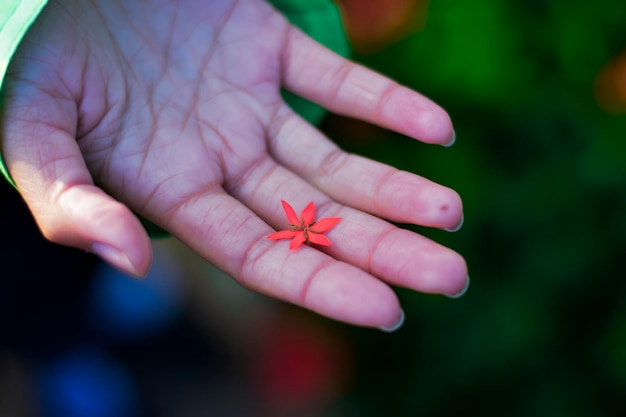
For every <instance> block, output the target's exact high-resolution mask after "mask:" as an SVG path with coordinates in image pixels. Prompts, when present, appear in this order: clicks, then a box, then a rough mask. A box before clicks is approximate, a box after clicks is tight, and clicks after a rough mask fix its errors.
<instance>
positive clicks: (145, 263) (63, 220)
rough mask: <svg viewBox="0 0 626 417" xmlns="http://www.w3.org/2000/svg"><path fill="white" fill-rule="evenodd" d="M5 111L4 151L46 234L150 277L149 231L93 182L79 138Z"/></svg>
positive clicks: (0, 136)
mask: <svg viewBox="0 0 626 417" xmlns="http://www.w3.org/2000/svg"><path fill="white" fill-rule="evenodd" d="M5 110H6V111H5V113H4V116H3V118H2V119H0V129H1V130H0V139H1V140H2V142H1V145H2V146H1V148H0V150H1V151H2V154H3V157H4V160H5V162H6V165H7V168H8V171H9V172H10V174H11V176H12V178H13V180H14V181H15V185H16V186H17V188H18V190H19V191H20V193H21V195H22V197H23V198H24V200H25V201H26V204H27V205H28V207H29V209H30V210H31V212H32V215H33V217H34V218H35V221H36V222H37V225H38V226H39V229H40V230H41V232H42V234H43V235H44V237H46V238H47V239H48V240H50V241H52V242H56V243H59V244H63V245H67V246H73V247H76V248H81V249H84V250H87V251H91V252H94V253H96V254H97V255H99V256H100V257H101V258H103V259H104V260H105V261H107V262H108V263H110V264H112V265H113V266H114V267H116V268H118V269H120V270H121V271H123V272H125V273H128V274H131V275H134V276H143V275H145V274H146V273H147V272H148V269H149V267H150V262H151V257H152V250H151V246H150V240H149V238H148V235H147V233H146V231H145V230H144V228H143V226H142V225H141V223H140V222H139V220H138V219H137V217H136V216H135V215H134V214H133V213H132V212H131V211H130V209H129V208H128V207H126V206H125V205H124V204H122V203H120V202H118V201H116V200H115V199H113V198H112V197H111V196H109V195H108V194H106V193H105V192H104V191H103V190H102V189H100V188H99V187H97V186H95V185H94V183H93V180H92V178H91V175H90V173H89V170H88V169H87V166H86V164H85V161H84V159H83V156H82V153H81V151H80V148H79V147H78V144H77V142H76V140H75V139H74V136H73V135H72V134H70V133H68V131H66V130H64V129H62V128H60V127H58V126H54V125H53V124H51V123H44V122H38V121H24V120H19V119H18V118H17V117H13V118H12V117H11V113H12V112H11V111H10V108H9V107H8V106H7V109H5ZM13 113H14V114H17V112H13ZM26 114H40V115H41V113H39V111H33V112H28V113H26ZM44 119H45V117H44Z"/></svg>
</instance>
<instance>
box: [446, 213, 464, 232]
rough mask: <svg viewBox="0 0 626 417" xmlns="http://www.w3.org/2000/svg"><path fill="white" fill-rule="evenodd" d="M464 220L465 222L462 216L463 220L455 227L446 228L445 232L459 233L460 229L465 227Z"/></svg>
mask: <svg viewBox="0 0 626 417" xmlns="http://www.w3.org/2000/svg"><path fill="white" fill-rule="evenodd" d="M463 220H464V215H462V214H461V220H460V221H459V222H458V223H457V224H456V225H455V226H452V227H444V228H443V230H445V231H446V232H458V231H459V229H461V227H463Z"/></svg>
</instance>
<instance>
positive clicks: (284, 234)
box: [267, 230, 299, 240]
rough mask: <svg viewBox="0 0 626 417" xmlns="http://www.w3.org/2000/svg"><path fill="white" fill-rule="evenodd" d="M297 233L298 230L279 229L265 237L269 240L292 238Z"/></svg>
mask: <svg viewBox="0 0 626 417" xmlns="http://www.w3.org/2000/svg"><path fill="white" fill-rule="evenodd" d="M298 233H299V231H298V230H281V231H280V232H276V233H272V234H271V235H269V236H268V237H267V238H268V239H269V240H279V239H292V238H293V237H295V236H296V235H297V234H298Z"/></svg>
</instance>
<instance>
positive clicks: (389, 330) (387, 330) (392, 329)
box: [380, 309, 404, 333]
mask: <svg viewBox="0 0 626 417" xmlns="http://www.w3.org/2000/svg"><path fill="white" fill-rule="evenodd" d="M403 324H404V311H403V310H402V309H400V318H399V319H398V321H397V322H396V324H394V325H393V326H391V327H381V328H380V330H382V331H383V332H385V333H393V332H395V331H396V330H398V329H399V328H400V327H402V325H403Z"/></svg>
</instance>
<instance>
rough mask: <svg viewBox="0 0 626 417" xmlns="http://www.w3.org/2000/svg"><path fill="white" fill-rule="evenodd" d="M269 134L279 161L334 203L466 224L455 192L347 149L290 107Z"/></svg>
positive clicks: (404, 219)
mask: <svg viewBox="0 0 626 417" xmlns="http://www.w3.org/2000/svg"><path fill="white" fill-rule="evenodd" d="M269 137H270V152H271V154H272V156H274V157H275V158H276V160H277V161H278V162H279V163H281V164H282V165H284V166H286V167H287V168H289V169H290V170H291V171H293V172H295V173H297V174H298V175H299V176H300V177H302V178H304V179H305V180H307V181H308V182H309V183H311V184H313V185H315V186H316V187H317V188H319V189H320V190H322V191H323V192H324V193H326V194H327V195H328V196H330V197H332V198H333V199H334V200H335V201H338V202H341V203H343V204H345V205H348V206H351V207H354V208H358V209H359V210H362V211H366V212H369V213H372V214H374V215H376V216H378V217H382V218H385V219H389V220H391V221H394V222H400V223H412V224H420V225H423V226H429V227H438V228H442V229H448V230H455V229H457V228H458V227H459V225H460V223H461V222H462V219H463V206H462V202H461V198H460V197H459V195H458V194H457V193H456V192H455V191H453V190H451V189H449V188H447V187H443V186H441V185H438V184H435V183H433V182H431V181H429V180H427V179H425V178H422V177H419V176H417V175H414V174H411V173H408V172H406V171H400V170H397V169H395V168H392V167H390V166H388V165H385V164H381V163H378V162H374V161H372V160H369V159H366V158H362V157H360V156H356V155H351V154H348V153H346V152H343V151H342V150H340V149H339V148H338V147H337V146H336V145H335V144H334V143H332V142H331V141H329V140H328V139H327V138H325V137H324V135H322V134H321V133H320V132H319V131H318V130H317V129H315V128H313V127H312V126H311V125H309V124H308V123H307V122H306V121H305V120H303V119H302V118H301V117H299V116H298V115H296V114H295V113H293V112H292V111H291V110H288V109H284V111H283V112H282V113H280V115H279V116H278V117H277V119H276V120H275V121H274V124H273V129H272V130H271V131H270V132H269Z"/></svg>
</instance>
